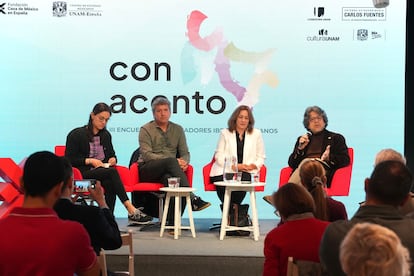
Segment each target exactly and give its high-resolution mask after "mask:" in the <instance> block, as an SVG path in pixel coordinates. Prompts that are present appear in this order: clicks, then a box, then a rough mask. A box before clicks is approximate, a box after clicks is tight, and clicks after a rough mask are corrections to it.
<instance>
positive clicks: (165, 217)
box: [160, 193, 171, 237]
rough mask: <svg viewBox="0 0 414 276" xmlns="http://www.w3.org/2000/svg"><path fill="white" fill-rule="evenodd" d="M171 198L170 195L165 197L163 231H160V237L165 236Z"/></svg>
mask: <svg viewBox="0 0 414 276" xmlns="http://www.w3.org/2000/svg"><path fill="white" fill-rule="evenodd" d="M170 197H171V195H170V194H169V193H167V194H166V196H165V203H164V212H163V214H162V222H161V229H160V237H162V236H163V234H164V230H165V223H166V222H167V215H168V206H169V205H170Z"/></svg>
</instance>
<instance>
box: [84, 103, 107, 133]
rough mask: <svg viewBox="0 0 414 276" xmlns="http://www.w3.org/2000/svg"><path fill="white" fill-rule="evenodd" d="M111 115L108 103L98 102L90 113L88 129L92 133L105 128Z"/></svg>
mask: <svg viewBox="0 0 414 276" xmlns="http://www.w3.org/2000/svg"><path fill="white" fill-rule="evenodd" d="M111 115H112V112H111V108H110V107H109V106H108V105H107V104H106V103H97V104H96V105H95V106H94V107H93V109H92V112H91V114H89V121H88V129H89V131H90V132H91V134H96V133H97V132H99V131H101V130H103V129H105V127H106V123H107V122H108V120H109V118H110V117H111Z"/></svg>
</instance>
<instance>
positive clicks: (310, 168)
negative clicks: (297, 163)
mask: <svg viewBox="0 0 414 276" xmlns="http://www.w3.org/2000/svg"><path fill="white" fill-rule="evenodd" d="M299 175H300V181H301V183H302V185H303V186H304V187H305V188H306V189H307V190H308V191H309V193H310V194H311V195H312V197H313V200H314V201H315V217H316V218H318V219H321V220H327V221H331V222H332V221H335V220H339V219H348V215H347V213H346V209H345V206H344V204H343V203H342V202H340V201H337V200H334V199H332V198H331V197H328V196H327V195H326V192H325V186H326V180H327V178H326V175H325V169H324V168H323V166H322V164H321V163H319V162H318V161H316V160H314V159H310V160H307V161H305V162H304V163H303V164H302V166H301V167H300V171H299Z"/></svg>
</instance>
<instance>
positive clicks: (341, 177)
mask: <svg viewBox="0 0 414 276" xmlns="http://www.w3.org/2000/svg"><path fill="white" fill-rule="evenodd" d="M348 154H349V160H350V161H349V165H348V166H346V167H343V168H339V169H337V170H336V171H335V174H334V175H333V178H332V182H331V187H330V188H326V189H325V190H326V194H327V195H328V196H348V195H349V188H350V186H351V175H352V166H353V164H354V149H353V148H348ZM292 171H293V170H292V168H291V167H285V168H282V169H281V170H280V176H279V187H281V186H283V185H285V184H286V183H287V182H288V181H289V177H290V175H291V173H292Z"/></svg>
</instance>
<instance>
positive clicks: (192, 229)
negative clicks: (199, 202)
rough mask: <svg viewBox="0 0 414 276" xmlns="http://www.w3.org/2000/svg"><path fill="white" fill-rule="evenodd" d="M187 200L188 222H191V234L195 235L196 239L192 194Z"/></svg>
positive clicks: (187, 195)
mask: <svg viewBox="0 0 414 276" xmlns="http://www.w3.org/2000/svg"><path fill="white" fill-rule="evenodd" d="M185 198H186V200H187V210H188V220H189V221H190V229H191V234H192V235H193V238H195V237H196V233H195V227H194V220H193V211H192V210H191V199H190V194H189V193H188V194H186V196H185Z"/></svg>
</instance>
